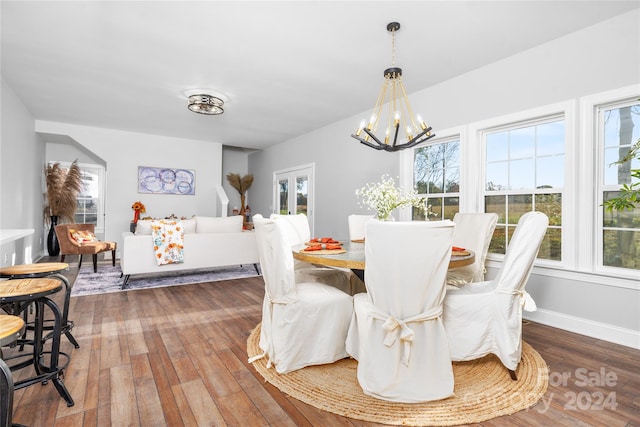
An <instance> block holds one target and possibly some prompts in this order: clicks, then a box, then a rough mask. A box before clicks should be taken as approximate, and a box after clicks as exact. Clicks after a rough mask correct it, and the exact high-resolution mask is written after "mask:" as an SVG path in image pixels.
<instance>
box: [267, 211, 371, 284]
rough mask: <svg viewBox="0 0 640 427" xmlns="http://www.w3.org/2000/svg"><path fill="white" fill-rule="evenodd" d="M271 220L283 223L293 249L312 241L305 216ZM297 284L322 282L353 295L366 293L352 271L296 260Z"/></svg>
mask: <svg viewBox="0 0 640 427" xmlns="http://www.w3.org/2000/svg"><path fill="white" fill-rule="evenodd" d="M270 218H271V219H272V220H275V221H279V222H282V223H283V228H284V230H285V231H286V237H287V239H288V241H289V243H290V244H291V247H295V246H301V245H304V244H305V243H306V242H308V241H309V240H311V229H310V227H309V219H308V218H307V216H306V215H304V214H295V215H279V214H271V216H270ZM293 261H294V269H295V273H296V274H295V276H296V282H320V283H326V284H329V285H331V286H333V287H335V288H338V289H340V290H341V291H343V292H346V293H348V294H349V295H353V294H355V293H358V292H364V283H363V282H362V280H360V279H359V278H358V276H356V275H355V274H354V273H353V272H352V271H351V270H349V269H343V268H332V267H323V266H317V265H313V264H311V263H309V262H305V261H300V260H297V259H294V260H293Z"/></svg>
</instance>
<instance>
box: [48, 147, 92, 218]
mask: <svg viewBox="0 0 640 427" xmlns="http://www.w3.org/2000/svg"><path fill="white" fill-rule="evenodd" d="M44 178H45V183H46V186H47V193H46V194H45V206H44V211H43V214H44V219H45V221H46V222H47V223H49V221H50V220H51V217H52V216H57V217H58V218H59V219H60V220H61V221H65V220H66V221H68V222H73V221H74V214H75V212H76V208H77V204H78V201H77V200H78V193H79V192H80V190H82V174H81V173H80V167H78V161H77V160H74V161H73V163H71V166H69V169H64V168H62V167H61V166H60V163H58V162H56V163H54V164H48V165H45V167H44Z"/></svg>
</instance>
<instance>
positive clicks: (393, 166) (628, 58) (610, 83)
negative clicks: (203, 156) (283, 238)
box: [249, 9, 640, 348]
mask: <svg viewBox="0 0 640 427" xmlns="http://www.w3.org/2000/svg"><path fill="white" fill-rule="evenodd" d="M638 22H640V11H638V10H637V9H636V10H634V11H632V12H629V13H626V14H623V15H620V16H618V17H615V18H613V19H610V20H608V21H605V22H602V23H600V24H597V25H595V26H592V27H589V28H587V29H584V30H581V31H578V32H576V33H573V34H570V35H568V36H566V37H562V38H560V39H557V40H554V41H552V42H549V43H546V44H544V45H541V46H538V47H535V48H533V49H530V50H528V51H525V52H521V53H519V54H518V55H515V56H513V57H510V58H507V59H504V60H502V61H499V62H496V63H494V64H491V65H489V66H486V67H483V68H480V69H478V70H475V71H473V72H470V73H467V74H465V75H462V76H459V77H457V78H454V79H451V80H449V81H446V82H443V83H442V84H439V85H436V86H434V87H431V88H428V89H425V90H422V91H419V92H416V93H414V94H412V95H411V102H412V105H413V107H414V110H415V111H416V112H419V113H420V114H421V116H422V117H425V118H426V119H427V122H428V123H429V124H430V125H431V126H433V128H434V130H435V133H436V134H437V133H438V129H448V128H453V127H457V126H466V125H468V124H471V123H473V122H478V121H482V120H486V119H488V118H493V117H497V116H502V115H506V114H509V113H514V112H519V111H524V110H529V109H533V108H537V107H541V106H544V105H548V104H554V103H557V102H563V101H567V100H573V101H574V102H576V104H577V102H578V98H580V97H582V96H586V95H591V94H593V93H597V92H601V91H606V90H612V89H617V88H620V87H626V86H629V85H638V84H640V34H639V26H638ZM479 48H481V47H479ZM452 55H455V52H453V53H452ZM411 72H412V70H409V69H407V70H406V76H407V77H406V79H405V84H406V85H407V86H409V89H411V88H410V83H409V82H410V80H409V76H410V73H411ZM414 72H419V71H414ZM423 72H428V70H424V71H423ZM371 90H372V93H376V91H377V90H378V88H371ZM372 108H373V105H372ZM369 113H370V112H368V111H365V112H362V113H360V114H359V115H356V116H354V117H351V118H348V119H345V120H342V121H340V122H338V123H334V124H332V125H329V126H326V127H324V128H322V129H319V130H316V131H314V132H310V133H309V134H307V135H303V136H300V137H298V138H296V139H293V140H290V141H286V142H283V143H282V144H279V145H277V146H275V147H271V148H269V149H267V150H264V151H262V152H256V153H252V154H250V156H249V171H251V172H252V173H253V174H254V175H255V177H256V181H257V183H258V185H257V186H256V188H255V189H252V199H253V205H252V207H254V209H256V212H260V213H263V214H264V213H269V212H271V210H272V206H271V204H272V202H271V191H272V189H271V187H272V183H271V174H272V173H273V171H274V170H278V169H282V168H284V167H289V166H294V165H297V164H303V163H310V162H315V163H316V206H317V208H316V223H315V225H316V231H317V233H316V234H322V235H324V234H327V235H332V236H337V237H340V236H347V235H348V234H347V229H348V228H347V221H346V216H347V214H348V213H356V212H358V209H357V207H356V206H357V205H356V199H355V196H354V190H355V189H356V188H358V187H360V186H361V185H362V184H363V183H364V182H366V181H371V180H374V179H377V178H378V177H379V175H380V174H382V173H385V172H387V173H390V174H391V175H392V176H395V175H397V174H398V171H399V159H398V156H397V155H394V154H389V153H386V152H382V153H380V152H376V151H374V150H372V149H370V148H367V147H364V146H362V145H360V144H358V143H357V142H356V141H355V140H353V139H352V138H350V137H349V135H350V134H351V133H352V132H353V130H354V129H355V127H356V126H357V125H358V123H359V122H360V120H361V118H362V117H367V116H368V115H369ZM577 146H579V143H578V144H577ZM468 160H469V161H471V162H474V161H476V162H477V161H478V159H468ZM253 191H256V192H258V194H256V195H255V196H254V195H253ZM528 290H529V291H530V293H531V294H532V295H533V296H534V298H535V299H536V300H537V301H538V302H539V304H538V307H539V308H540V310H539V312H537V313H536V314H535V315H533V316H532V318H535V319H536V320H538V321H541V322H543V323H549V324H552V325H556V326H559V327H562V328H565V329H569V330H573V331H576V332H579V333H583V334H588V335H592V336H596V337H599V338H602V339H605V340H611V341H614V342H619V343H623V344H626V345H631V346H634V347H638V348H640V314H639V312H640V286H639V284H638V283H637V282H636V283H633V281H632V280H626V281H624V280H622V281H620V280H613V279H612V278H608V277H606V276H603V277H599V278H589V279H587V278H586V276H585V275H579V274H577V275H574V276H572V277H562V278H561V277H559V276H557V275H556V276H554V275H548V274H546V273H545V274H541V272H539V271H535V270H534V275H533V276H532V278H531V281H530V283H529V285H528Z"/></svg>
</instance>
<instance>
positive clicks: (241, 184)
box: [227, 173, 253, 217]
mask: <svg viewBox="0 0 640 427" xmlns="http://www.w3.org/2000/svg"><path fill="white" fill-rule="evenodd" d="M227 181H229V184H230V185H231V186H232V187H233V188H235V189H236V190H237V191H238V193H240V215H242V216H243V217H244V215H245V210H246V208H247V206H246V204H245V201H246V197H247V190H248V189H249V188H250V187H251V184H253V175H251V174H248V175H245V176H242V177H241V176H240V174H238V173H228V174H227Z"/></svg>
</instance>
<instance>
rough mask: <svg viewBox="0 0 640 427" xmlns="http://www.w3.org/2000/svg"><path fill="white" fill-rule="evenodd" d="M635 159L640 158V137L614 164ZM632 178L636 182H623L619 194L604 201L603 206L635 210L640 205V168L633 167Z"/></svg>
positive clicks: (618, 209)
mask: <svg viewBox="0 0 640 427" xmlns="http://www.w3.org/2000/svg"><path fill="white" fill-rule="evenodd" d="M633 159H640V139H638V140H637V141H636V143H635V145H634V146H633V147H631V149H630V150H629V152H628V153H627V154H626V155H625V156H624V157H623V158H622V159H620V160H618V161H617V162H614V163H613V164H614V165H615V164H618V165H619V164H622V163H626V162H630V161H632V160H633ZM631 178H632V179H635V180H636V181H635V182H632V183H631V184H623V185H622V187H620V191H619V194H620V195H619V196H618V197H614V198H612V199H609V200H607V201H605V202H604V203H602V206H604V208H605V209H606V210H607V212H611V211H613V210H617V211H621V210H633V209H634V208H635V207H637V206H640V169H631Z"/></svg>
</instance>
